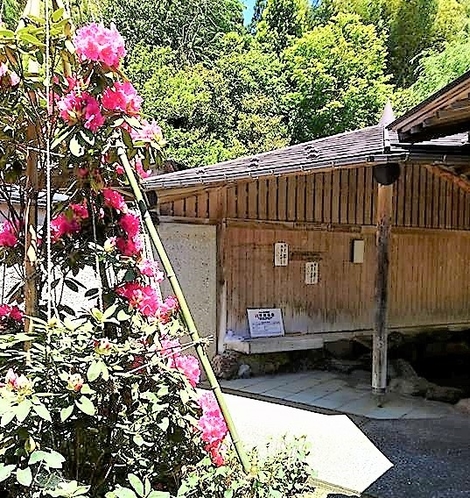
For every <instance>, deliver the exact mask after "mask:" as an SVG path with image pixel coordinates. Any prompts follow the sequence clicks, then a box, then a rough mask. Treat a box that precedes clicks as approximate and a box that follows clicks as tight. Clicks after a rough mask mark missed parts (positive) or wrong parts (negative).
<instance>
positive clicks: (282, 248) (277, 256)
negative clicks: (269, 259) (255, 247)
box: [274, 242, 289, 266]
mask: <svg viewBox="0 0 470 498" xmlns="http://www.w3.org/2000/svg"><path fill="white" fill-rule="evenodd" d="M288 264H289V245H288V244H287V243H286V242H276V243H275V244H274V266H287V265H288Z"/></svg>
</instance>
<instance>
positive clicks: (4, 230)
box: [0, 221, 18, 247]
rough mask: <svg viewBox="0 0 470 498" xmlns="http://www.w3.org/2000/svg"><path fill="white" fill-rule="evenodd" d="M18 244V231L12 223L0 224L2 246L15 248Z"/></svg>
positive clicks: (0, 243) (0, 244)
mask: <svg viewBox="0 0 470 498" xmlns="http://www.w3.org/2000/svg"><path fill="white" fill-rule="evenodd" d="M17 242H18V237H17V234H16V229H15V226H14V224H13V223H12V222H11V221H4V222H3V223H0V246H2V247H14V246H15V245H16V243H17Z"/></svg>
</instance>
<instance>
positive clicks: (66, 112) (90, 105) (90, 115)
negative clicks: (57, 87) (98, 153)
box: [57, 88, 105, 132]
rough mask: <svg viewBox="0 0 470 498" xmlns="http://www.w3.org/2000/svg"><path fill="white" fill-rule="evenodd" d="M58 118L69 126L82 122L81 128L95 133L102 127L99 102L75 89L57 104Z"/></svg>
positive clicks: (102, 119)
mask: <svg viewBox="0 0 470 498" xmlns="http://www.w3.org/2000/svg"><path fill="white" fill-rule="evenodd" d="M57 108H58V109H59V115H60V117H61V118H62V119H63V120H64V121H65V122H66V123H67V124H69V125H74V124H77V123H81V122H83V126H84V127H85V128H87V129H88V130H90V131H93V132H96V131H97V130H98V129H99V128H101V127H102V126H103V125H104V122H105V118H104V116H103V114H102V113H101V107H100V104H99V102H98V101H97V100H96V99H95V97H93V96H92V95H90V94H89V93H88V92H82V91H80V90H79V89H77V88H75V89H74V90H72V91H71V92H69V93H68V94H66V95H64V96H63V97H62V98H61V99H60V100H59V101H58V102H57Z"/></svg>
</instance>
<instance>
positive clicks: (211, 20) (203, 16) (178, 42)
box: [103, 0, 243, 62]
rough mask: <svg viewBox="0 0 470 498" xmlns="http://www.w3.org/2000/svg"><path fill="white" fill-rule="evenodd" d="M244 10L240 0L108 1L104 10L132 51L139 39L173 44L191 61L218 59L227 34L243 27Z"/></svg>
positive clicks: (150, 43)
mask: <svg viewBox="0 0 470 498" xmlns="http://www.w3.org/2000/svg"><path fill="white" fill-rule="evenodd" d="M242 13H243V5H242V3H241V2H240V0H180V1H177V2H175V1H173V0H162V1H159V2H155V1H153V0H127V1H125V2H112V1H108V3H107V5H106V6H105V8H104V11H103V15H104V17H105V18H106V19H108V20H109V21H114V22H115V24H116V26H117V28H118V29H119V31H120V32H121V33H122V34H123V36H124V38H125V39H126V41H127V45H128V47H129V49H130V50H132V49H133V47H134V46H135V45H137V44H138V43H139V42H141V43H143V44H145V45H147V46H148V47H150V48H151V47H170V48H171V49H172V50H174V51H175V52H176V54H178V56H179V57H180V58H181V59H183V60H186V61H189V62H197V61H202V60H203V61H208V60H212V59H214V58H215V57H216V55H217V53H218V51H219V47H220V41H221V38H222V36H223V35H224V33H228V32H230V31H241V30H242V29H243V15H242Z"/></svg>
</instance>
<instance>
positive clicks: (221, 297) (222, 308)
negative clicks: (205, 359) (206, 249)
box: [215, 187, 227, 354]
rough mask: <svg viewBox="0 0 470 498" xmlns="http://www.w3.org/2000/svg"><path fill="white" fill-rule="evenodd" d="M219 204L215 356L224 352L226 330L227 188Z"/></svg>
mask: <svg viewBox="0 0 470 498" xmlns="http://www.w3.org/2000/svg"><path fill="white" fill-rule="evenodd" d="M218 197H219V203H218V209H217V232H216V233H217V236H216V238H217V286H216V288H217V320H216V332H215V333H216V337H215V341H216V354H221V353H222V352H223V350H224V339H225V333H226V328H227V303H226V299H227V288H226V275H225V237H226V231H227V223H226V221H225V217H226V213H227V209H226V206H227V188H226V187H224V188H223V189H221V190H220V191H219V192H218Z"/></svg>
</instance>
